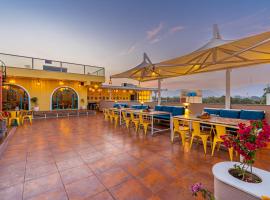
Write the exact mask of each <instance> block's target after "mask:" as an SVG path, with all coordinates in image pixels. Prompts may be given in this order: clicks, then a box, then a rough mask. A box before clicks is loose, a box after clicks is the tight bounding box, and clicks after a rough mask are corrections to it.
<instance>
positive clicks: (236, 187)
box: [212, 162, 270, 200]
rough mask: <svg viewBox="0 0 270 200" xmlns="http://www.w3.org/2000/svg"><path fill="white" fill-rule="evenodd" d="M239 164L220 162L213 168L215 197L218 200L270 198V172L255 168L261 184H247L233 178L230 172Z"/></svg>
mask: <svg viewBox="0 0 270 200" xmlns="http://www.w3.org/2000/svg"><path fill="white" fill-rule="evenodd" d="M234 164H239V163H237V162H220V163H217V164H215V165H214V166H213V169H212V172H213V174H214V195H215V198H216V200H234V199H237V200H255V199H256V200H258V199H261V196H263V195H265V196H270V172H268V171H264V170H261V169H258V168H255V167H253V173H254V174H256V175H257V176H259V177H260V178H261V179H262V182H261V183H247V182H244V181H241V180H238V179H237V178H234V177H233V176H231V175H230V174H229V172H228V170H229V169H230V168H233V165H234Z"/></svg>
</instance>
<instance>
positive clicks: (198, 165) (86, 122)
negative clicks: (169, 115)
mask: <svg viewBox="0 0 270 200" xmlns="http://www.w3.org/2000/svg"><path fill="white" fill-rule="evenodd" d="M90 122H91V123H90ZM134 133H135V130H133V129H131V130H130V132H128V131H126V129H125V128H123V127H120V126H117V127H116V128H115V127H114V125H113V124H111V123H108V122H107V121H105V120H104V118H103V116H102V115H100V114H97V115H93V116H90V117H86V116H85V117H84V116H80V117H73V118H61V119H59V120H55V119H44V120H36V121H35V123H33V125H32V126H28V125H23V126H20V127H19V129H18V130H17V131H16V133H15V134H14V136H13V137H12V138H11V140H10V141H9V144H8V146H7V148H6V151H5V152H4V154H3V155H2V157H1V160H0V194H1V197H5V198H4V199H44V198H45V199H46V198H47V199H87V198H88V199H117V200H124V199H129V198H130V197H132V199H164V200H166V199H170V200H178V199H187V200H189V199H193V197H192V196H191V192H190V187H191V185H192V184H193V183H194V182H195V181H196V182H201V183H203V184H204V185H205V186H206V187H207V188H208V189H209V190H210V191H213V189H214V182H213V175H212V171H211V168H212V166H213V165H214V164H216V163H218V162H221V161H226V160H228V154H227V152H226V151H223V150H220V151H219V152H215V156H213V157H212V156H211V154H206V155H204V153H203V152H204V149H203V146H202V145H200V144H199V145H198V144H195V143H194V144H193V147H192V148H191V149H190V148H189V143H188V141H186V142H185V144H184V145H183V146H184V147H183V146H182V145H179V143H178V142H174V143H173V144H172V143H171V142H170V140H169V139H168V138H169V137H170V133H169V132H168V131H167V132H164V133H162V134H156V135H155V137H152V136H151V135H150V134H148V135H146V136H145V135H143V134H134ZM269 158H270V157H269V153H268V152H267V151H265V150H263V151H260V152H259V154H258V161H257V162H256V163H255V166H256V167H260V168H261V169H265V170H270V168H269V166H270V163H269V160H270V159H269Z"/></svg>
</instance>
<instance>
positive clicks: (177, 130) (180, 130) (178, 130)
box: [171, 119, 190, 146]
mask: <svg viewBox="0 0 270 200" xmlns="http://www.w3.org/2000/svg"><path fill="white" fill-rule="evenodd" d="M189 131H190V130H189V127H187V126H184V124H182V125H181V126H180V122H179V120H178V119H173V137H172V138H171V140H172V141H171V142H172V143H173V140H174V137H175V134H179V137H181V140H182V145H183V146H184V145H185V141H186V134H187V133H189Z"/></svg>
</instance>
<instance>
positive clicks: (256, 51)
mask: <svg viewBox="0 0 270 200" xmlns="http://www.w3.org/2000/svg"><path fill="white" fill-rule="evenodd" d="M233 46H234V47H236V48H239V49H241V50H244V48H242V47H239V46H236V45H233ZM250 51H251V52H255V53H261V54H267V55H269V54H270V52H264V51H258V50H253V49H251V50H250Z"/></svg>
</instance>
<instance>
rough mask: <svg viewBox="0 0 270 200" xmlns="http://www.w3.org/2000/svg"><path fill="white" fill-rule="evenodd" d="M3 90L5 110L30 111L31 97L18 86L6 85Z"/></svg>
mask: <svg viewBox="0 0 270 200" xmlns="http://www.w3.org/2000/svg"><path fill="white" fill-rule="evenodd" d="M2 88H3V100H2V101H3V110H15V109H22V110H29V99H30V97H29V95H28V93H27V92H26V91H25V89H24V88H22V87H20V86H18V85H12V84H5V85H3V86H2Z"/></svg>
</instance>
